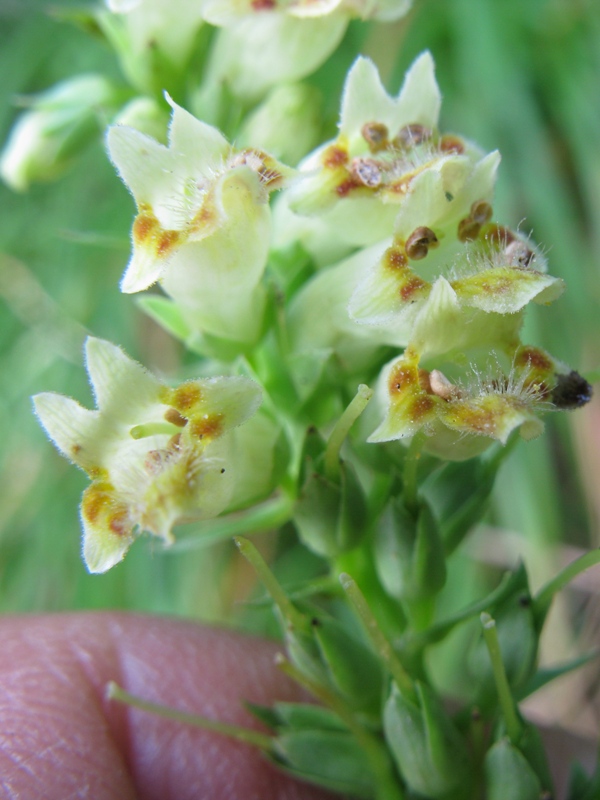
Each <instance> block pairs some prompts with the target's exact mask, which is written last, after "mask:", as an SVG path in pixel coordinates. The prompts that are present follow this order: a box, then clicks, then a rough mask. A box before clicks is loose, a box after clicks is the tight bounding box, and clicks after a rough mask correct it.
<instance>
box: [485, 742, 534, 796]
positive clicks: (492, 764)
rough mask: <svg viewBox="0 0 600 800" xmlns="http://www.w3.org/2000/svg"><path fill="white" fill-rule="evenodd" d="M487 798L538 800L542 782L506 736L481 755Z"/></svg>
mask: <svg viewBox="0 0 600 800" xmlns="http://www.w3.org/2000/svg"><path fill="white" fill-rule="evenodd" d="M484 768H485V784H486V798H487V800H507V798H509V797H510V800H540V797H541V795H542V786H541V784H540V782H539V780H538V777H537V775H536V774H535V772H534V771H533V769H532V768H531V767H530V766H529V764H528V763H527V760H526V759H525V757H524V756H523V754H522V753H521V752H520V751H519V750H518V749H517V748H516V747H515V746H514V745H512V744H511V743H510V741H509V740H508V739H506V738H504V739H500V741H499V742H496V744H495V745H494V746H493V747H492V748H491V750H489V752H488V754H487V755H486V757H485V764H484Z"/></svg>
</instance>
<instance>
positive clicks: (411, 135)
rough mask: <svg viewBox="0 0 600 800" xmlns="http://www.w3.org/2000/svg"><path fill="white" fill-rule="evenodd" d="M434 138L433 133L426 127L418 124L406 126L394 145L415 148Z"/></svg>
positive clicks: (401, 130)
mask: <svg viewBox="0 0 600 800" xmlns="http://www.w3.org/2000/svg"><path fill="white" fill-rule="evenodd" d="M432 136H433V133H432V132H431V131H430V130H429V128H426V127H425V126H424V125H419V124H417V123H415V124H413V125H405V126H404V127H403V128H401V129H400V131H399V132H398V135H397V136H396V137H395V139H394V144H396V145H398V147H402V148H408V147H414V146H415V145H416V144H421V143H422V142H426V141H427V140H428V139H431V137H432Z"/></svg>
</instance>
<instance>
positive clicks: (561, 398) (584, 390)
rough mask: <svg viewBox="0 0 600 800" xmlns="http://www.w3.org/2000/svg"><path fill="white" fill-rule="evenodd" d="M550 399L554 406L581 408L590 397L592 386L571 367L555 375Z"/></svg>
mask: <svg viewBox="0 0 600 800" xmlns="http://www.w3.org/2000/svg"><path fill="white" fill-rule="evenodd" d="M551 399H552V403H553V404H554V405H555V406H556V408H562V409H571V408H581V406H584V405H585V404H586V403H589V401H590V400H591V399H592V387H591V386H590V384H589V383H588V382H587V381H586V379H585V378H583V377H582V376H581V375H580V374H579V373H578V372H575V370H574V369H573V370H571V372H569V373H568V374H563V375H557V376H556V386H555V387H554V389H553V390H552V394H551Z"/></svg>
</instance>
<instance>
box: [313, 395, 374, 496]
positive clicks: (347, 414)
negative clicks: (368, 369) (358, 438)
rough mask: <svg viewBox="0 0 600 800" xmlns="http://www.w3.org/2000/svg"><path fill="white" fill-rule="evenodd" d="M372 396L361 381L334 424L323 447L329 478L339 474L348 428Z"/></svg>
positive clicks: (331, 478)
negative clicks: (341, 451)
mask: <svg viewBox="0 0 600 800" xmlns="http://www.w3.org/2000/svg"><path fill="white" fill-rule="evenodd" d="M372 396H373V390H372V389H369V387H368V386H367V385H366V384H364V383H361V384H360V386H359V387H358V391H357V392H356V395H355V396H354V398H353V400H352V401H351V402H350V404H349V405H348V406H347V408H346V410H345V411H344V413H343V414H342V416H341V417H340V418H339V419H338V421H337V422H336V424H335V427H334V429H333V431H332V432H331V435H330V436H329V439H328V441H327V447H326V449H325V474H326V475H327V477H328V478H329V479H330V480H336V479H337V478H338V477H339V474H340V448H341V446H342V444H343V442H344V439H345V438H346V436H347V435H348V433H349V431H350V428H351V427H352V426H353V425H354V423H355V422H356V420H357V419H358V418H359V417H360V415H361V414H362V412H363V411H364V410H365V408H366V407H367V403H368V402H369V400H370V399H371V397H372Z"/></svg>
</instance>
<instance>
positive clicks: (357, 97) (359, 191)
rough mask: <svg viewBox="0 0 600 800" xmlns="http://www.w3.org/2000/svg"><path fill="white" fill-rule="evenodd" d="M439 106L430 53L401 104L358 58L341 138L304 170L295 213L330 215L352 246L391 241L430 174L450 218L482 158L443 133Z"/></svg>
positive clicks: (293, 196) (409, 78)
mask: <svg viewBox="0 0 600 800" xmlns="http://www.w3.org/2000/svg"><path fill="white" fill-rule="evenodd" d="M440 104H441V96H440V92H439V89H438V86H437V83H436V80H435V75H434V64H433V59H432V58H431V55H430V54H429V53H427V52H425V53H423V54H422V55H420V56H419V57H418V58H417V60H416V61H415V62H414V64H413V65H412V67H411V68H410V70H409V71H408V73H407V74H406V77H405V80H404V84H403V86H402V89H401V91H400V94H399V95H398V97H397V98H393V97H390V96H389V95H388V94H387V92H386V91H385V89H384V88H383V86H382V84H381V81H380V78H379V74H378V72H377V68H376V67H375V65H374V64H373V63H372V62H371V61H370V60H369V59H367V58H359V59H357V61H356V62H355V63H354V65H353V67H352V69H351V70H350V72H349V74H348V78H347V80H346V85H345V89H344V95H343V100H342V109H341V115H340V122H339V130H340V132H339V135H338V137H337V139H336V140H335V141H332V142H329V143H327V144H325V145H324V146H322V147H321V148H319V149H318V150H316V151H315V152H314V153H313V154H311V155H310V156H308V157H307V159H306V160H305V161H303V162H302V163H301V164H300V176H301V179H300V180H298V181H297V182H296V184H295V185H294V186H293V187H292V188H291V190H290V193H289V205H290V208H291V209H292V211H294V212H296V213H298V214H301V215H305V214H308V215H312V214H319V215H321V218H323V215H324V218H325V219H326V220H327V221H328V222H329V224H330V225H331V227H332V230H333V229H335V231H336V235H341V236H342V237H343V239H344V240H345V241H347V242H348V243H350V244H352V245H355V246H356V245H358V246H364V245H367V244H372V243H374V242H376V241H378V240H379V239H383V238H385V237H386V236H389V234H390V232H391V231H392V230H393V228H394V223H395V220H396V218H397V216H398V214H399V212H401V209H402V208H403V207H404V205H405V204H406V203H407V200H408V198H409V197H410V195H411V193H412V192H413V190H414V189H415V188H416V186H417V185H418V184H419V182H420V180H423V179H424V176H425V175H428V181H429V183H428V184H427V186H429V187H430V191H433V192H435V195H436V197H437V196H441V197H442V198H443V199H444V203H445V207H444V208H443V212H444V214H445V213H447V210H448V205H449V200H448V198H455V197H457V196H458V195H459V193H460V192H461V190H462V189H463V186H464V185H465V182H466V181H467V180H468V178H469V176H470V174H471V172H472V169H473V166H474V164H475V163H476V161H477V160H478V159H479V158H480V157H481V153H480V152H479V150H477V149H476V148H474V147H473V146H472V145H470V144H469V143H468V142H466V141H464V140H463V139H460V138H459V137H457V136H444V135H441V134H440V133H439V131H438V116H439V110H440ZM422 195H423V193H422V192H421V194H420V197H421V200H422V201H426V200H427V198H426V197H423V196H422ZM419 205H422V202H421V201H420V203H419Z"/></svg>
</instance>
